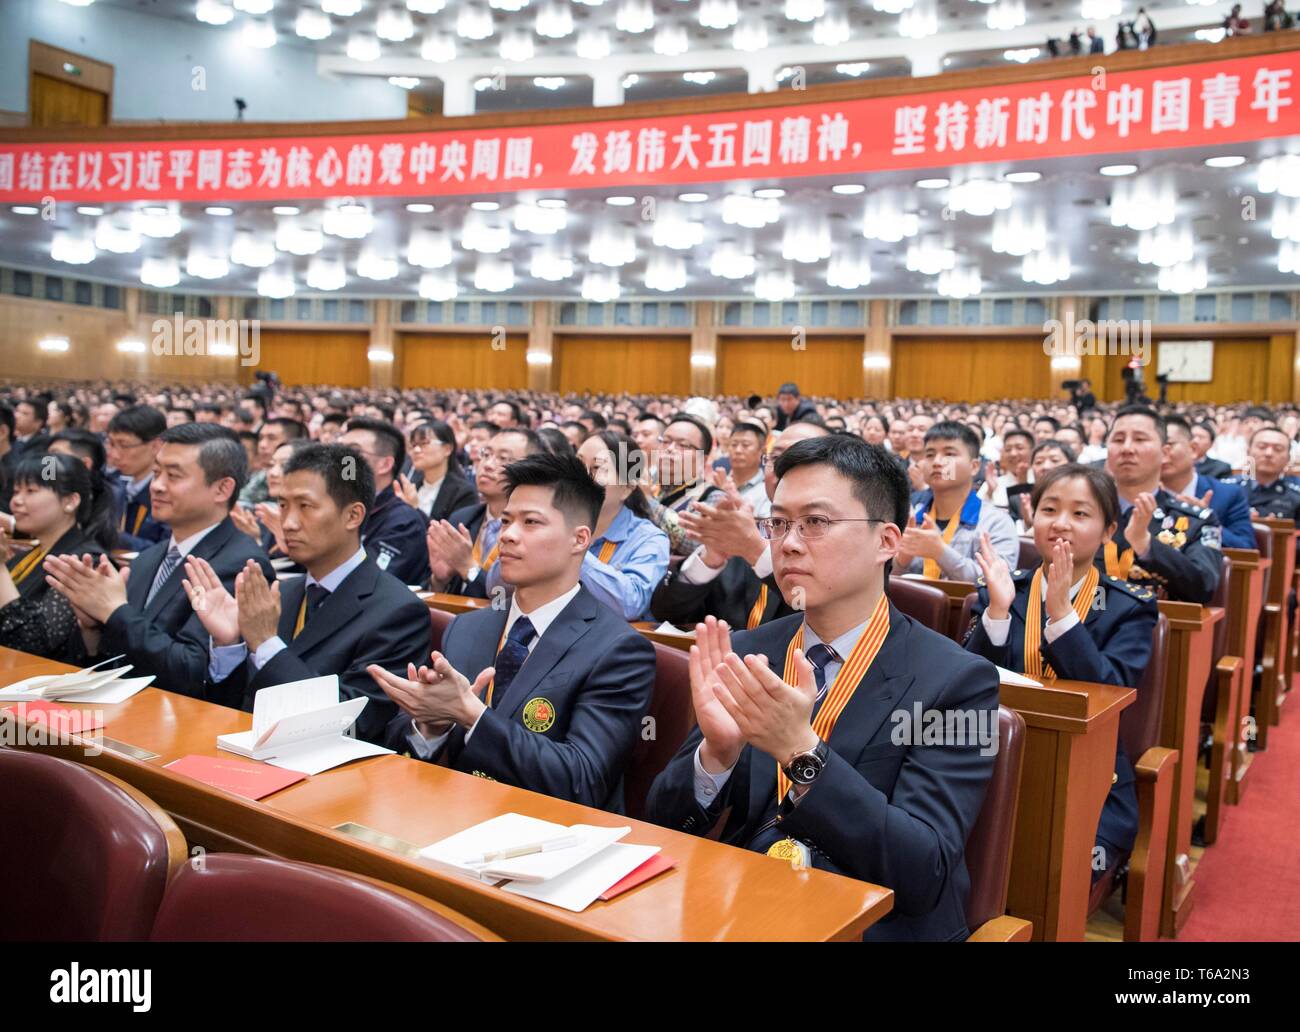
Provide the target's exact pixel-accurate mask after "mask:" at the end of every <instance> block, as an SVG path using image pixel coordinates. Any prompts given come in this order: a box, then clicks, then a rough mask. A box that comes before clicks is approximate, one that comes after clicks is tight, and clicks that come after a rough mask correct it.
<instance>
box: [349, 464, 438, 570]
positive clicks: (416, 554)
mask: <svg viewBox="0 0 1300 1032" xmlns="http://www.w3.org/2000/svg"><path fill="white" fill-rule="evenodd" d="M427 526H428V525H427V524H426V523H425V521H424V516H423V514H422V513H421V512H420V510H418V509H415V508H412V507H411V506H410V505H407V504H406V502H405V501H403V500H402V499H401V498H398V497H397V495H396V494H395V493H394V492H393V485H392V484H389V485H388V486H387V487H386V488H384V489H383V490H382V491H380V492H379V493H378V494H377V495H375V504H374V507H373V508H372V509H371V510H370V512H368V513H367V514H366V522H365V523H364V524H363V525H362V528H361V544H362V545H363V546H364V548H365V550H366V554H367V555H369V556H370V558H372V559H373V560H374V561H375V564H376V565H377V566H378V567H379V568H380V569H381V570H385V571H387V572H388V573H391V574H392V575H393V576H394V577H396V578H397V579H398V580H399V581H401V582H402V583H403V584H423V583H424V582H425V581H427V580H428V579H429V547H428V545H427V544H426V543H425V532H426V529H427Z"/></svg>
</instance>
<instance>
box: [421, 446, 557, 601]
mask: <svg viewBox="0 0 1300 1032" xmlns="http://www.w3.org/2000/svg"><path fill="white" fill-rule="evenodd" d="M543 450H544V449H543V447H542V439H541V438H540V437H538V436H537V433H536V431H534V430H524V429H523V428H521V427H513V428H512V429H510V430H501V431H499V432H498V433H497V434H496V435H495V436H493V437H491V438H489V439H488V440H486V441H485V442H484V443H483V444H481V445H480V446H479V450H478V481H477V484H478V493H479V497H480V498H482V499H483V500H482V501H481V502H478V503H477V504H475V505H467V506H465V508H463V509H457V510H456V511H455V512H453V513H452V514H451V515H450V516H449V517H447V519H445V520H439V521H436V522H431V523H430V524H429V530H428V534H427V538H426V543H427V547H428V550H429V565H430V567H431V568H432V571H433V576H432V578H431V583H432V585H433V587H434V589H435V590H437V591H447V592H450V593H451V594H453V595H469V596H470V597H472V598H487V587H486V580H487V578H486V577H485V573H486V572H487V570H489V569H490V568H491V567H492V566H493V564H494V563H496V561H497V555H498V553H499V551H500V549H499V548H498V546H497V536H498V535H499V534H500V533H501V514H502V513H503V512H504V511H505V507H506V500H507V498H508V497H509V492H508V491H507V490H506V479H505V468H506V466H508V465H509V464H510V463H512V462H518V461H519V460H520V459H523V458H525V457H527V456H529V455H536V454H538V453H539V452H541V451H543Z"/></svg>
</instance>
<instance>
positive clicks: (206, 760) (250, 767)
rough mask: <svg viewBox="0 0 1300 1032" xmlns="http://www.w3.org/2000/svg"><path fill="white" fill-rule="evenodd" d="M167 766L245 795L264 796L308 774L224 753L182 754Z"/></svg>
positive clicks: (233, 792)
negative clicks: (252, 761)
mask: <svg viewBox="0 0 1300 1032" xmlns="http://www.w3.org/2000/svg"><path fill="white" fill-rule="evenodd" d="M167 769H168V770H174V771H177V772H178V773H181V774H184V775H186V776H187V777H191V778H193V779H194V780H195V781H202V782H203V783H204V784H205V785H211V786H212V787H213V788H219V789H221V790H222V791H224V792H230V793H232V794H234V795H240V796H243V797H244V798H245V799H265V798H266V797H267V796H269V795H270V794H271V793H272V792H278V791H280V789H282V788H288V787H289V786H290V785H292V784H294V782H297V781H304V780H306V778H307V775H306V774H300V773H299V772H298V771H296V770H284V769H283V768H282V767H272V766H270V765H268V764H265V763H249V762H248V761H247V760H233V759H232V760H228V759H226V758H225V757H224V756H182V757H181V758H180V759H179V760H173V761H172V762H171V763H169V764H167Z"/></svg>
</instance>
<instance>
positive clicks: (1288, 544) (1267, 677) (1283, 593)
mask: <svg viewBox="0 0 1300 1032" xmlns="http://www.w3.org/2000/svg"><path fill="white" fill-rule="evenodd" d="M1255 522H1257V523H1263V524H1265V525H1266V526H1267V527H1268V528H1269V529H1270V530H1271V531H1272V532H1273V569H1272V570H1271V571H1269V577H1268V597H1267V599H1266V601H1267V602H1268V604H1269V605H1274V606H1277V607H1278V608H1277V613H1278V615H1277V624H1278V628H1277V633H1275V634H1273V635H1270V636H1269V637H1270V638H1271V639H1273V640H1269V641H1266V642H1265V648H1264V673H1263V676H1262V677H1261V678H1260V689H1259V699H1258V701H1257V703H1256V705H1255V740H1256V745H1257V746H1258V747H1259V748H1260V749H1267V748H1268V729H1269V728H1270V727H1272V726H1273V725H1274V724H1276V723H1277V722H1278V718H1279V712H1278V709H1279V707H1280V706H1281V704H1282V700H1283V699H1285V698H1286V693H1287V691H1288V689H1290V687H1291V679H1292V677H1293V676H1294V675H1295V658H1294V654H1293V646H1292V642H1293V637H1294V635H1293V629H1292V628H1291V626H1290V605H1289V595H1290V592H1291V590H1292V587H1293V584H1292V582H1293V581H1294V579H1295V572H1296V559H1295V537H1296V525H1295V523H1294V521H1292V520H1283V519H1276V518H1273V517H1266V518H1263V519H1259V520H1256V521H1255ZM1297 623H1300V621H1297Z"/></svg>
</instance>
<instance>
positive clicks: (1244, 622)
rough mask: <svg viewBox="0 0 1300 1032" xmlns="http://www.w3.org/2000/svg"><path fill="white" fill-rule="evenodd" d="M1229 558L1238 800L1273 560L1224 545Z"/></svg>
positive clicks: (1231, 798)
mask: <svg viewBox="0 0 1300 1032" xmlns="http://www.w3.org/2000/svg"><path fill="white" fill-rule="evenodd" d="M1223 554H1224V555H1226V556H1227V557H1228V558H1229V559H1230V560H1231V562H1232V587H1231V590H1232V598H1231V599H1230V600H1229V603H1228V642H1227V655H1229V656H1240V657H1242V664H1243V676H1242V688H1241V691H1240V692H1239V693H1238V696H1237V712H1236V713H1234V714H1233V715H1232V724H1233V735H1232V752H1231V757H1230V769H1229V777H1228V802H1229V803H1230V804H1234V805H1235V804H1237V803H1239V802H1241V797H1242V795H1243V794H1244V793H1245V790H1246V775H1247V774H1248V773H1249V771H1250V764H1251V761H1252V759H1253V758H1254V754H1253V753H1251V752H1250V750H1249V749H1247V748H1246V741H1247V738H1248V734H1247V730H1248V728H1249V726H1250V697H1251V690H1250V686H1251V682H1252V681H1253V680H1254V670H1255V649H1256V646H1257V644H1258V641H1259V626H1260V617H1261V616H1262V613H1263V608H1264V582H1265V581H1266V580H1267V579H1268V571H1269V567H1270V566H1272V564H1273V560H1272V559H1266V558H1264V557H1262V556H1261V555H1260V554H1259V553H1258V552H1257V551H1255V550H1254V549H1253V548H1225V549H1224V550H1223Z"/></svg>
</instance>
